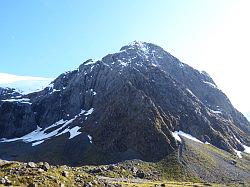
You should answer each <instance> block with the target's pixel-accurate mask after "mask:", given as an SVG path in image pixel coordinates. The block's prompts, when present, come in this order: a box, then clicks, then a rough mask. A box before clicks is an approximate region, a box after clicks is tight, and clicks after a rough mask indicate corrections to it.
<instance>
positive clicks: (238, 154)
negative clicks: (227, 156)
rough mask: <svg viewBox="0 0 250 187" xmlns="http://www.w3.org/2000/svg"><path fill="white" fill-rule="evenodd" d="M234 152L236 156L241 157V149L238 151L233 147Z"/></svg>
mask: <svg viewBox="0 0 250 187" xmlns="http://www.w3.org/2000/svg"><path fill="white" fill-rule="evenodd" d="M234 152H235V153H236V154H237V156H238V157H239V158H242V155H241V153H242V152H241V151H238V150H236V149H234Z"/></svg>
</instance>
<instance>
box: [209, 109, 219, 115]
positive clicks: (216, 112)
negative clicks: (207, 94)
mask: <svg viewBox="0 0 250 187" xmlns="http://www.w3.org/2000/svg"><path fill="white" fill-rule="evenodd" d="M210 111H211V112H213V113H214V114H222V113H221V111H220V110H212V109H210Z"/></svg>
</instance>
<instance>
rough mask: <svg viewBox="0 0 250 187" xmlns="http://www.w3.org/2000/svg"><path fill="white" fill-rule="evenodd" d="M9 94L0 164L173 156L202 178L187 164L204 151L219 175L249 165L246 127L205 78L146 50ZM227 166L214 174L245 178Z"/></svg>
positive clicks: (0, 124) (140, 47)
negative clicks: (37, 87)
mask: <svg viewBox="0 0 250 187" xmlns="http://www.w3.org/2000/svg"><path fill="white" fill-rule="evenodd" d="M10 91H11V89H2V91H1V92H0V93H1V95H0V99H1V101H0V138H2V139H1V143H0V158H2V159H7V160H20V161H30V160H33V161H48V162H50V163H52V164H69V165H82V164H107V163H114V162H120V161H124V160H130V159H141V160H143V161H148V162H159V161H161V160H164V159H166V158H168V157H169V156H170V155H173V154H174V155H176V159H177V160H178V163H181V167H184V166H188V169H190V168H191V169H192V172H195V173H196V174H197V175H201V173H202V172H201V171H203V170H204V167H203V170H201V167H202V165H195V163H196V162H194V161H192V158H194V155H198V153H199V154H202V153H205V152H206V153H207V155H215V156H213V159H220V165H219V164H218V166H220V168H222V167H223V168H224V167H225V165H228V163H229V161H228V158H231V157H232V158H234V159H233V160H235V159H236V157H237V156H238V157H239V158H237V160H238V159H241V161H239V162H240V163H241V164H243V163H244V164H243V165H247V164H248V166H250V164H249V162H248V161H247V160H248V158H249V154H248V153H250V147H249V146H250V123H249V121H248V120H247V119H246V118H245V117H244V115H243V114H242V113H240V112H239V111H238V110H237V109H235V108H234V107H233V105H232V104H231V102H230V100H229V99H228V98H227V96H226V95H225V94H224V93H223V92H222V91H221V90H220V89H219V88H218V87H217V86H216V84H215V82H214V81H213V79H212V78H211V77H210V76H209V75H208V74H207V73H206V72H204V71H203V72H200V71H198V70H196V69H194V68H192V67H190V66H189V65H187V64H184V63H182V62H180V61H179V60H178V59H177V58H175V57H174V56H172V55H171V54H169V53H168V52H166V51H165V50H164V49H162V48H161V47H159V46H157V45H154V44H151V43H146V42H138V41H135V42H132V43H131V44H129V45H127V46H124V47H122V48H121V50H120V51H119V52H117V53H114V54H108V55H107V56H105V57H103V58H102V59H101V60H98V61H94V60H91V59H90V60H87V61H86V62H84V63H83V64H81V65H80V66H79V68H78V69H77V70H74V71H71V72H67V73H63V74H61V75H60V76H58V77H57V78H56V79H55V80H53V81H52V83H51V84H50V85H49V86H47V87H46V88H44V89H43V90H41V91H38V92H33V93H29V94H19V95H18V94H17V95H16V96H11V97H10V96H9V95H8V93H9V92H10ZM208 145H209V146H210V145H211V146H212V147H213V149H212V147H209V146H208ZM198 147H199V149H198V150H197V148H198ZM208 149H209V150H208ZM199 150H203V152H202V153H201V152H200V151H199ZM215 150H217V151H215ZM219 150H222V151H223V154H221V155H220V156H218V154H219V153H221V152H220V151H219ZM207 155H206V156H207ZM216 155H217V156H216ZM225 155H226V156H225ZM228 155H231V156H228ZM201 156H203V157H202V158H207V157H205V156H204V155H201ZM187 158H188V159H187ZM199 158H200V157H199ZM190 159H191V161H190ZM198 160H199V161H200V162H201V160H204V159H198ZM217 161H218V160H216V162H217ZM245 163H246V164H245ZM206 164H207V163H206ZM229 165H230V164H229ZM215 167H217V165H216V166H215ZM230 167H231V165H230ZM230 167H225V169H224V170H223V171H221V170H219V171H221V173H222V172H225V171H226V172H231V173H232V172H236V171H237V172H238V173H239V175H240V176H241V177H242V179H248V178H249V172H248V171H250V170H247V169H246V170H247V172H246V171H245V170H244V171H243V170H242V169H241V168H238V166H237V168H236V169H234V170H232V169H228V168H230ZM235 167H236V166H235ZM207 170H208V169H207ZM204 172H206V171H204ZM211 173H213V172H212V171H211ZM231 173H230V176H231ZM213 175H215V176H213V177H215V178H216V177H218V176H217V174H215V173H214V174H213ZM226 175H228V173H227V174H225V176H226ZM204 176H206V175H205V174H204ZM221 176H222V174H221ZM232 176H235V173H232ZM222 178H223V177H222ZM221 180H222V179H221Z"/></svg>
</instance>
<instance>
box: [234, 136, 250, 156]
mask: <svg viewBox="0 0 250 187" xmlns="http://www.w3.org/2000/svg"><path fill="white" fill-rule="evenodd" d="M234 138H235V140H236V141H237V142H238V143H239V144H240V145H242V147H244V152H245V153H248V154H250V147H249V146H246V145H244V144H243V143H241V141H240V140H239V139H238V138H237V137H236V136H235V135H234Z"/></svg>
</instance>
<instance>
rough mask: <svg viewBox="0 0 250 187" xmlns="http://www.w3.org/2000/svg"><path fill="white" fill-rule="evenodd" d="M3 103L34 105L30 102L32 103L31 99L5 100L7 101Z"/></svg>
mask: <svg viewBox="0 0 250 187" xmlns="http://www.w3.org/2000/svg"><path fill="white" fill-rule="evenodd" d="M2 101H3V102H18V103H24V104H30V105H31V104H32V103H31V102H29V101H30V99H29V98H21V99H17V98H16V99H15V98H13V99H5V100H2Z"/></svg>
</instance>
